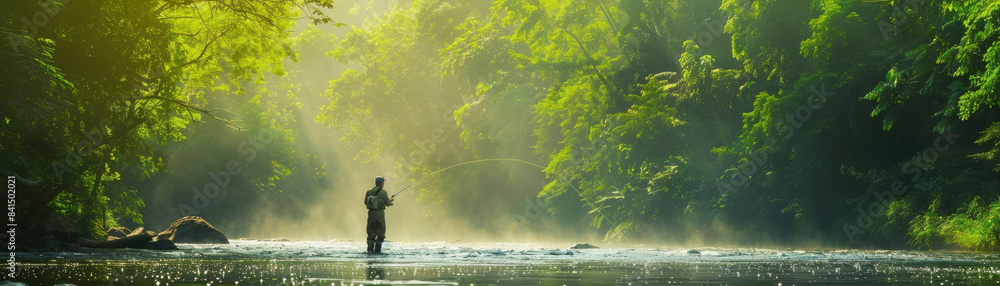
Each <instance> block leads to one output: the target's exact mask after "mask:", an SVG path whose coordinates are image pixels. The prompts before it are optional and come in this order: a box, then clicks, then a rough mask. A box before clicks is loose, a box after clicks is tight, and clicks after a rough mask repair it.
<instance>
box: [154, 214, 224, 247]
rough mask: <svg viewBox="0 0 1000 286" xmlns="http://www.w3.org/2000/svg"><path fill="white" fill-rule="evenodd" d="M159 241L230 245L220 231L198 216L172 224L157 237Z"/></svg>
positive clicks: (183, 218) (184, 218)
mask: <svg viewBox="0 0 1000 286" xmlns="http://www.w3.org/2000/svg"><path fill="white" fill-rule="evenodd" d="M157 238H158V240H164V239H167V240H171V241H173V242H174V243H219V244H229V239H227V238H226V235H225V234H223V233H222V231H219V229H217V228H215V227H214V226H212V224H210V223H208V222H207V221H205V220H204V219H202V218H201V217H198V216H186V217H182V218H180V219H178V220H176V221H174V223H172V224H170V227H168V228H167V229H166V230H164V231H163V232H160V234H159V235H158V236H157Z"/></svg>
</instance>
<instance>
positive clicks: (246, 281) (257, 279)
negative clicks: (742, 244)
mask: <svg viewBox="0 0 1000 286" xmlns="http://www.w3.org/2000/svg"><path fill="white" fill-rule="evenodd" d="M569 246H570V245H566V244H558V245H557V244H525V243H444V242H439V243H408V242H386V245H385V247H384V248H383V251H384V252H386V253H387V254H384V255H374V256H372V255H367V254H365V253H363V248H364V242H351V241H325V242H323V241H258V240H234V241H232V243H231V244H228V245H194V244H180V245H178V247H179V248H180V250H178V251H153V250H127V249H126V250H98V251H95V252H91V253H72V252H31V253H17V261H18V263H17V269H16V274H17V275H18V276H19V277H18V278H17V279H15V280H14V281H19V282H23V283H26V284H27V285H58V284H68V285H206V286H211V285H784V286H789V285H986V284H989V285H997V284H1000V256H998V255H996V254H984V253H962V252H922V251H871V250H795V249H760V248H713V247H699V248H694V249H695V250H697V251H698V252H700V254H696V253H689V251H690V250H692V249H691V248H677V247H652V246H637V247H620V246H609V247H606V248H598V249H568V247H569ZM598 246H600V245H598ZM5 284H10V283H0V285H5Z"/></svg>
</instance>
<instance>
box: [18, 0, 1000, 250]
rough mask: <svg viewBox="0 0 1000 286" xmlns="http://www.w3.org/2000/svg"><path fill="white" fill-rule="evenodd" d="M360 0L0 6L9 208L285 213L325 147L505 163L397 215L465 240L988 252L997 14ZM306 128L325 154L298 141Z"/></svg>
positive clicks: (34, 213)
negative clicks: (161, 206) (16, 183)
mask: <svg viewBox="0 0 1000 286" xmlns="http://www.w3.org/2000/svg"><path fill="white" fill-rule="evenodd" d="M375 2H377V1H368V2H366V3H367V4H366V3H357V4H354V5H350V4H346V3H340V2H338V3H336V5H335V3H333V2H330V1H329V0H280V1H279V0H268V1H244V0H236V1H220V0H199V1H168V0H161V1H134V3H130V5H127V6H120V5H119V4H118V3H116V2H113V1H103V0H73V1H64V2H58V1H55V0H50V1H47V2H46V1H43V2H39V3H40V4H39V3H35V2H30V1H24V2H23V3H21V2H19V3H17V4H13V5H10V7H9V8H8V7H5V8H4V9H3V11H2V12H0V13H2V14H0V17H2V19H3V21H2V22H0V24H2V25H0V32H2V34H4V35H5V39H6V40H5V41H3V43H2V44H3V47H2V48H0V61H2V65H0V78H2V79H3V81H2V82H0V96H2V99H3V100H2V101H0V114H2V116H3V118H4V120H3V122H2V123H3V128H2V129H0V149H2V150H3V151H2V154H0V170H3V171H4V172H5V173H8V174H12V173H13V174H16V175H17V176H18V177H19V178H20V179H19V180H20V181H21V182H23V183H22V184H27V185H25V186H23V188H24V189H25V191H23V192H22V193H21V197H20V198H21V199H20V200H19V201H18V204H19V205H18V207H19V208H18V209H19V214H18V215H19V216H25V217H35V218H37V219H39V220H42V219H43V218H47V217H51V216H56V215H64V216H69V217H73V218H77V220H76V222H77V223H78V224H79V225H80V226H81V227H82V228H83V229H86V230H87V232H88V233H89V234H90V235H91V236H94V237H101V236H103V232H104V230H106V229H107V228H108V227H111V226H117V225H119V224H130V223H131V224H137V223H138V224H141V223H142V221H143V219H144V217H143V213H144V210H145V209H148V208H151V207H152V206H146V204H145V203H144V202H146V201H149V200H152V199H154V198H157V200H163V198H180V199H177V200H173V199H171V200H167V201H181V202H182V203H181V204H180V205H178V204H176V203H174V204H171V205H169V206H168V208H169V209H171V210H172V213H174V214H175V215H188V214H199V215H207V216H209V217H211V216H213V215H214V216H215V217H217V218H221V219H232V220H236V219H239V218H240V217H241V216H242V214H244V213H247V212H262V210H259V209H251V208H255V207H256V206H259V204H256V203H259V202H269V203H268V204H267V205H269V206H270V209H268V210H266V211H264V212H265V213H268V214H269V215H274V216H280V217H285V218H290V219H296V218H298V219H303V218H306V217H308V216H307V215H306V214H305V213H304V211H303V208H301V206H302V205H308V203H309V201H310V200H311V199H312V198H313V196H315V195H316V194H317V193H320V192H322V191H323V190H325V189H329V188H334V186H333V185H336V184H335V183H330V182H331V181H336V179H334V177H338V175H335V174H334V172H338V171H343V170H341V169H337V168H333V167H331V166H327V165H326V164H327V163H329V162H326V160H324V158H327V157H330V156H337V157H343V158H351V159H353V160H355V161H358V162H375V161H380V160H381V161H385V160H389V161H390V162H391V165H392V166H393V167H392V168H391V170H387V171H391V172H392V173H391V174H389V175H388V177H389V178H390V180H397V181H398V182H399V183H398V186H397V187H401V186H402V185H405V184H404V183H407V182H412V181H416V180H419V179H421V178H424V176H425V175H427V174H431V173H432V172H435V171H437V170H440V169H442V168H446V167H449V166H453V165H454V164H457V163H462V162H467V161H470V160H478V159H485V158H507V159H519V160H524V161H527V162H535V163H538V164H540V165H541V166H542V167H544V169H542V170H541V171H542V172H543V173H541V174H539V171H540V169H539V168H536V167H535V166H531V165H529V164H520V163H518V162H515V161H502V162H486V163H483V164H492V165H491V166H492V167H482V166H480V167H474V168H456V169H454V170H453V171H449V172H442V173H440V174H438V175H435V176H433V177H429V179H427V180H425V181H423V182H422V183H421V184H419V185H417V190H415V191H413V192H414V193H416V194H417V196H416V197H417V199H416V200H417V201H416V202H418V203H420V204H422V205H425V206H427V208H426V209H427V210H426V211H425V214H424V215H425V216H428V217H460V218H461V220H462V221H464V222H465V223H466V224H468V225H473V226H477V227H479V228H481V229H483V230H482V231H483V232H485V233H489V232H490V231H489V230H491V229H492V230H493V231H494V232H512V231H519V230H531V229H532V227H534V228H536V229H537V228H546V227H548V226H549V225H559V226H560V227H561V228H563V229H568V230H573V229H590V230H597V231H600V232H601V233H604V239H606V240H611V241H624V242H633V243H641V242H672V243H687V244H706V245H712V244H725V243H732V244H740V245H763V244H771V245H816V246H835V247H861V248H865V247H881V248H917V249H942V248H961V249H972V250H982V251H996V250H998V249H1000V180H998V179H1000V176H998V172H1000V157H998V156H1000V117H998V115H1000V113H998V107H1000V106H998V105H1000V42H998V41H1000V2H996V1H990V0H964V1H963V0H903V1H895V0H881V1H879V0H871V1H862V0H810V1H803V0H758V1H750V0H724V1H702V0H657V1H649V0H559V1H556V0H528V1H515V0H493V1H487V0H483V1H441V0H414V1H392V3H393V4H392V5H391V6H390V7H388V8H386V9H385V10H384V11H376V9H373V8H372V7H374V6H377V5H376V4H373V3H375ZM387 2H388V1H387ZM376 12H377V13H376ZM39 15H41V16H39ZM331 15H335V16H331ZM348 19H362V20H358V21H356V22H352V23H350V24H349V25H346V24H342V22H344V21H347V20H348ZM43 20H44V21H43ZM330 31H339V32H336V33H339V36H338V35H334V32H330ZM334 64H337V65H338V66H339V68H336V69H332V68H329V67H317V66H323V65H328V66H329V65H334ZM317 69H320V70H322V71H323V72H315V71H316V70H317ZM303 118H305V119H306V120H303ZM310 124H313V125H316V126H312V125H310ZM320 124H321V125H320ZM307 126H311V127H307ZM317 126H322V127H324V128H325V129H326V130H327V131H325V132H327V133H328V134H335V136H334V137H333V138H334V139H337V140H331V142H330V144H334V143H337V144H343V145H344V146H345V147H344V150H349V152H340V153H338V154H335V155H317V154H318V153H319V152H321V151H320V150H316V149H315V148H310V147H303V145H302V144H300V143H301V142H297V141H296V140H297V139H299V141H302V140H303V139H307V138H309V137H310V136H316V135H315V134H313V133H310V130H314V129H317ZM195 150H198V153H197V155H191V154H192V152H194V151H195ZM206 150H207V151H206ZM206 154H207V155H206ZM206 156H208V157H209V158H212V159H206ZM230 158H235V159H234V160H229V159H230ZM203 162H211V163H210V164H204V163H203ZM359 164H361V163H359ZM206 173H207V174H209V176H210V177H211V178H209V179H204V178H200V177H199V179H197V180H194V181H191V180H190V179H189V178H192V177H195V176H202V177H204V174H206ZM396 178H398V179H396ZM364 179H365V180H364V182H367V180H368V179H369V178H367V177H366V178H364ZM213 183H214V187H213ZM363 187H364V185H362V186H357V187H356V188H358V189H360V188H363ZM192 188H194V190H195V192H194V193H195V199H194V200H192V199H191V196H192V193H191V191H190V189H192ZM220 189H229V190H233V191H229V192H221V191H220ZM236 190H238V191H236ZM512 193H516V194H518V195H511V194H512ZM199 194H200V195H202V196H204V197H205V198H206V199H205V200H201V201H199V199H198V197H197V196H198V195H199ZM522 194H523V195H527V196H529V197H530V198H532V199H525V197H524V196H521V195H522ZM343 200H344V201H347V202H351V201H359V200H360V198H356V196H353V195H352V196H349V197H346V198H343ZM209 203H211V204H214V205H215V206H219V205H222V206H225V207H224V208H221V209H224V210H225V213H228V215H225V214H223V213H222V212H223V211H221V210H220V208H216V207H212V208H206V205H208V204H209ZM525 205H528V206H535V207H540V208H541V209H543V210H542V212H543V213H542V214H535V213H532V214H528V215H525V212H523V211H522V210H525V209H527V208H526V207H525ZM213 212H214V213H213ZM535 215H541V216H545V217H546V218H548V221H549V222H550V224H547V225H541V226H539V225H534V226H532V225H533V224H532V223H531V221H532V220H533V219H534V216H535ZM526 216H527V217H526ZM146 219H149V218H146ZM169 219H173V217H171V218H168V220H169ZM247 224H249V223H244V224H243V225H244V226H245V225H247ZM512 225H513V228H511V226H512ZM525 227H528V228H525ZM515 235H516V234H515Z"/></svg>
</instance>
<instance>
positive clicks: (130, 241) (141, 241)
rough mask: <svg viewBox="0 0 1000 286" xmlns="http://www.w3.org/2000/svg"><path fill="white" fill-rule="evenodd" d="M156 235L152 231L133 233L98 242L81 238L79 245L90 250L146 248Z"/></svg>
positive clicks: (78, 241)
mask: <svg viewBox="0 0 1000 286" xmlns="http://www.w3.org/2000/svg"><path fill="white" fill-rule="evenodd" d="M140 229H141V228H140ZM137 230H138V229H137ZM155 235H156V233H155V232H152V231H147V232H139V233H137V232H135V231H133V232H132V234H129V236H126V237H124V238H119V239H115V240H105V241H98V240H91V239H86V238H80V239H79V240H77V243H78V244H80V246H83V247H89V248H146V246H147V245H148V244H149V242H150V241H152V240H153V237H154V236H155Z"/></svg>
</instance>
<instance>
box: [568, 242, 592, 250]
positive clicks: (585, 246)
mask: <svg viewBox="0 0 1000 286" xmlns="http://www.w3.org/2000/svg"><path fill="white" fill-rule="evenodd" d="M569 248H570V249H594V248H597V246H594V245H593V244H590V243H577V244H574V245H573V246H570V247H569Z"/></svg>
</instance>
